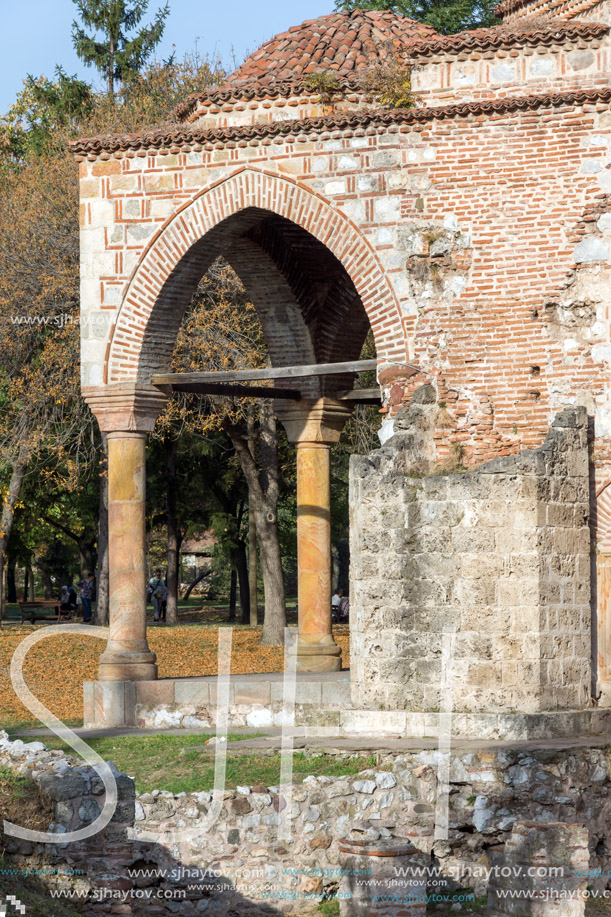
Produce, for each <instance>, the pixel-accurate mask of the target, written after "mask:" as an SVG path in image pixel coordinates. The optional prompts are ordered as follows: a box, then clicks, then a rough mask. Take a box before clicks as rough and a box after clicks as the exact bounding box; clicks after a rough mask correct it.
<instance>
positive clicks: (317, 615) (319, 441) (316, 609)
mask: <svg viewBox="0 0 611 917" xmlns="http://www.w3.org/2000/svg"><path fill="white" fill-rule="evenodd" d="M277 412H278V416H279V419H280V420H281V421H282V423H283V424H284V427H285V429H286V431H287V435H288V438H289V440H290V441H291V442H294V443H296V444H297V576H298V588H297V604H298V638H297V643H296V644H295V646H294V647H293V652H296V654H297V671H299V672H330V671H337V670H339V669H341V665H342V663H341V648H340V647H339V646H338V645H337V644H336V642H335V640H334V639H333V634H332V628H331V572H332V567H331V482H330V451H331V446H332V445H333V444H334V443H337V442H338V441H339V437H340V435H341V431H342V428H343V426H344V424H345V423H346V421H347V419H348V417H349V416H350V412H351V408H350V406H349V405H348V404H345V403H344V402H340V401H334V400H333V399H330V398H320V399H317V400H315V401H313V400H303V401H299V402H295V403H294V404H292V405H290V406H288V405H286V404H279V405H277Z"/></svg>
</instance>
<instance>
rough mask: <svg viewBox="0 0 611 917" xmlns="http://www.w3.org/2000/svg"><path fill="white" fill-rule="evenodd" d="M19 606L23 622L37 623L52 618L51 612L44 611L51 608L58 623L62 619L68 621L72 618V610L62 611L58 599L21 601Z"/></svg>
mask: <svg viewBox="0 0 611 917" xmlns="http://www.w3.org/2000/svg"><path fill="white" fill-rule="evenodd" d="M19 608H20V609H21V623H22V624H26V623H27V624H36V622H37V621H49V620H51V618H50V616H49V614H43V613H42V612H43V611H45V610H47V611H49V610H51V609H52V610H53V612H54V618H55V620H56V621H57V622H58V623H59V622H60V621H61V620H62V619H65V620H68V621H70V620H71V619H72V612H71V611H62V610H61V608H60V604H59V602H58V601H57V599H40V600H37V601H30V602H19Z"/></svg>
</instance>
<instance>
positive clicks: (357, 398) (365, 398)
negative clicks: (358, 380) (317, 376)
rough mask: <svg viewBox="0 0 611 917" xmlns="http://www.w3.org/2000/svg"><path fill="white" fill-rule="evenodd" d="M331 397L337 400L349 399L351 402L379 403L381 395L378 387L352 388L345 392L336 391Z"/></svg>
mask: <svg viewBox="0 0 611 917" xmlns="http://www.w3.org/2000/svg"><path fill="white" fill-rule="evenodd" d="M331 397H333V398H337V400H338V401H351V402H352V404H381V403H382V395H381V394H380V389H379V388H353V389H350V390H349V391H346V392H337V394H336V395H332V396H331Z"/></svg>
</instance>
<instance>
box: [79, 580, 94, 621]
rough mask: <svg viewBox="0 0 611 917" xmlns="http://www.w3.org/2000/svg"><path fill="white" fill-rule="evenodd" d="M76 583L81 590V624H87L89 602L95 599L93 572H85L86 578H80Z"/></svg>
mask: <svg viewBox="0 0 611 917" xmlns="http://www.w3.org/2000/svg"><path fill="white" fill-rule="evenodd" d="M77 585H78V587H79V588H80V590H81V602H82V603H83V624H89V622H90V621H91V603H92V602H93V600H94V599H95V573H92V572H91V571H90V572H89V573H88V574H87V579H84V580H81V581H80V583H77Z"/></svg>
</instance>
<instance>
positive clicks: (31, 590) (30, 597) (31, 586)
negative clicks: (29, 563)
mask: <svg viewBox="0 0 611 917" xmlns="http://www.w3.org/2000/svg"><path fill="white" fill-rule="evenodd" d="M27 573H28V588H27V589H26V590H24V592H26V593H27V597H26V601H28V602H34V601H35V600H36V593H35V588H36V587H35V583H34V571H33V570H32V567H28V568H27Z"/></svg>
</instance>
